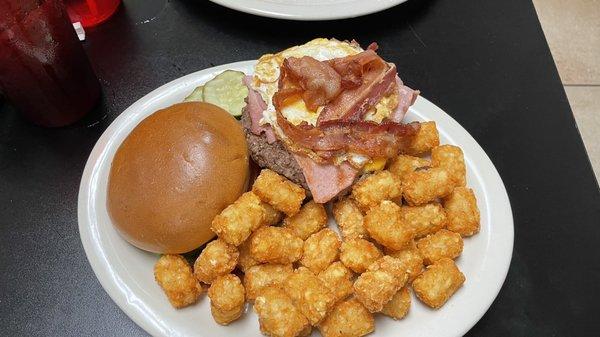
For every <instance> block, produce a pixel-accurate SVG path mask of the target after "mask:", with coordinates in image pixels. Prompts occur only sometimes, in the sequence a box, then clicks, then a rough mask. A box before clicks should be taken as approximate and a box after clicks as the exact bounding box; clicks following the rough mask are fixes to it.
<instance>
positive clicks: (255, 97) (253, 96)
mask: <svg viewBox="0 0 600 337" xmlns="http://www.w3.org/2000/svg"><path fill="white" fill-rule="evenodd" d="M251 83H252V76H246V77H244V84H245V85H246V86H247V87H248V98H247V99H246V105H247V107H246V108H247V109H248V112H249V114H250V119H251V120H252V125H251V127H250V131H252V133H253V134H255V135H257V136H260V134H261V133H263V132H264V133H265V136H266V137H267V142H268V143H269V144H273V143H274V142H275V141H276V140H277V139H276V138H275V133H273V129H272V128H271V126H269V125H260V120H261V118H262V114H263V111H265V109H266V108H267V103H265V101H264V100H263V99H262V97H261V96H260V94H259V93H258V92H256V90H254V89H252V86H251V85H250V84H251Z"/></svg>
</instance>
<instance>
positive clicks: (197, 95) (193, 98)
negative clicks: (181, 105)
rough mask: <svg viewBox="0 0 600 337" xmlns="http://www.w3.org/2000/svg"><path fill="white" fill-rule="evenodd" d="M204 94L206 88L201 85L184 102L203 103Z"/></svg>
mask: <svg viewBox="0 0 600 337" xmlns="http://www.w3.org/2000/svg"><path fill="white" fill-rule="evenodd" d="M203 92H204V86H203V85H201V86H199V87H196V89H194V91H192V93H191V94H189V95H188V96H187V97H186V98H184V99H183V101H184V102H202V93H203Z"/></svg>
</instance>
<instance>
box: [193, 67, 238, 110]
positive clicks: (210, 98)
mask: <svg viewBox="0 0 600 337" xmlns="http://www.w3.org/2000/svg"><path fill="white" fill-rule="evenodd" d="M244 76H246V75H245V74H244V73H243V72H240V71H235V70H225V71H224V72H222V73H220V74H219V75H217V76H216V77H215V78H213V79H212V80H210V81H208V82H206V83H205V84H204V90H203V93H202V98H203V101H204V102H207V103H212V104H214V105H216V106H218V107H220V108H223V109H224V110H226V111H227V112H229V113H230V114H232V115H233V116H235V117H239V116H241V115H242V109H243V108H244V106H246V102H245V99H246V97H247V96H248V88H247V87H246V86H245V85H244V83H243V82H242V79H243V78H244Z"/></svg>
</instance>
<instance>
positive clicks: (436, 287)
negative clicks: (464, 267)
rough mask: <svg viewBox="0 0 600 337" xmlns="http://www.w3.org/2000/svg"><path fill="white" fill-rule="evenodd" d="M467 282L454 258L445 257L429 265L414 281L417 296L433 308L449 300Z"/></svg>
mask: <svg viewBox="0 0 600 337" xmlns="http://www.w3.org/2000/svg"><path fill="white" fill-rule="evenodd" d="M464 282H465V275H463V273H461V272H460V270H459V269H458V267H457V266H456V264H455V263H454V260H451V259H447V258H443V259H441V260H438V261H437V262H436V263H434V264H432V265H430V266H428V267H427V270H425V271H424V272H423V273H422V274H421V275H419V277H417V278H416V279H415V280H414V281H413V284H412V286H413V290H414V291H415V294H416V295H417V297H418V298H419V299H420V300H421V301H422V302H423V303H425V304H427V305H428V306H430V307H431V308H434V309H438V308H440V307H441V306H442V305H444V303H446V302H447V301H448V299H449V298H450V296H452V295H453V294H454V293H455V292H456V291H457V290H458V289H459V288H460V287H461V286H462V284H463V283H464Z"/></svg>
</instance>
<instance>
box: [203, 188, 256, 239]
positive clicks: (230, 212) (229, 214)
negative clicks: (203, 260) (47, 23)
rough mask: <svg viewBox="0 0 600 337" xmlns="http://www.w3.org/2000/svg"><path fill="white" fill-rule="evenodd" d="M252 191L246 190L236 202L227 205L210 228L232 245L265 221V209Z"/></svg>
mask: <svg viewBox="0 0 600 337" xmlns="http://www.w3.org/2000/svg"><path fill="white" fill-rule="evenodd" d="M261 204H262V203H261V201H260V199H259V198H258V196H256V195H255V194H254V193H252V192H246V193H244V194H242V196H240V197H239V199H238V200H236V202H234V203H233V204H231V205H229V206H227V208H225V209H224V210H223V211H222V212H221V214H219V215H217V216H216V217H215V218H214V219H213V221H212V224H211V229H212V231H213V232H215V234H217V235H218V236H219V238H221V239H223V240H224V241H225V242H227V243H229V244H232V245H234V246H239V245H240V244H242V242H244V241H245V240H246V239H247V238H248V237H249V236H250V234H251V233H252V231H254V230H256V229H257V228H258V227H260V226H262V225H263V224H264V222H265V209H264V207H263V206H262V205H261Z"/></svg>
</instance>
